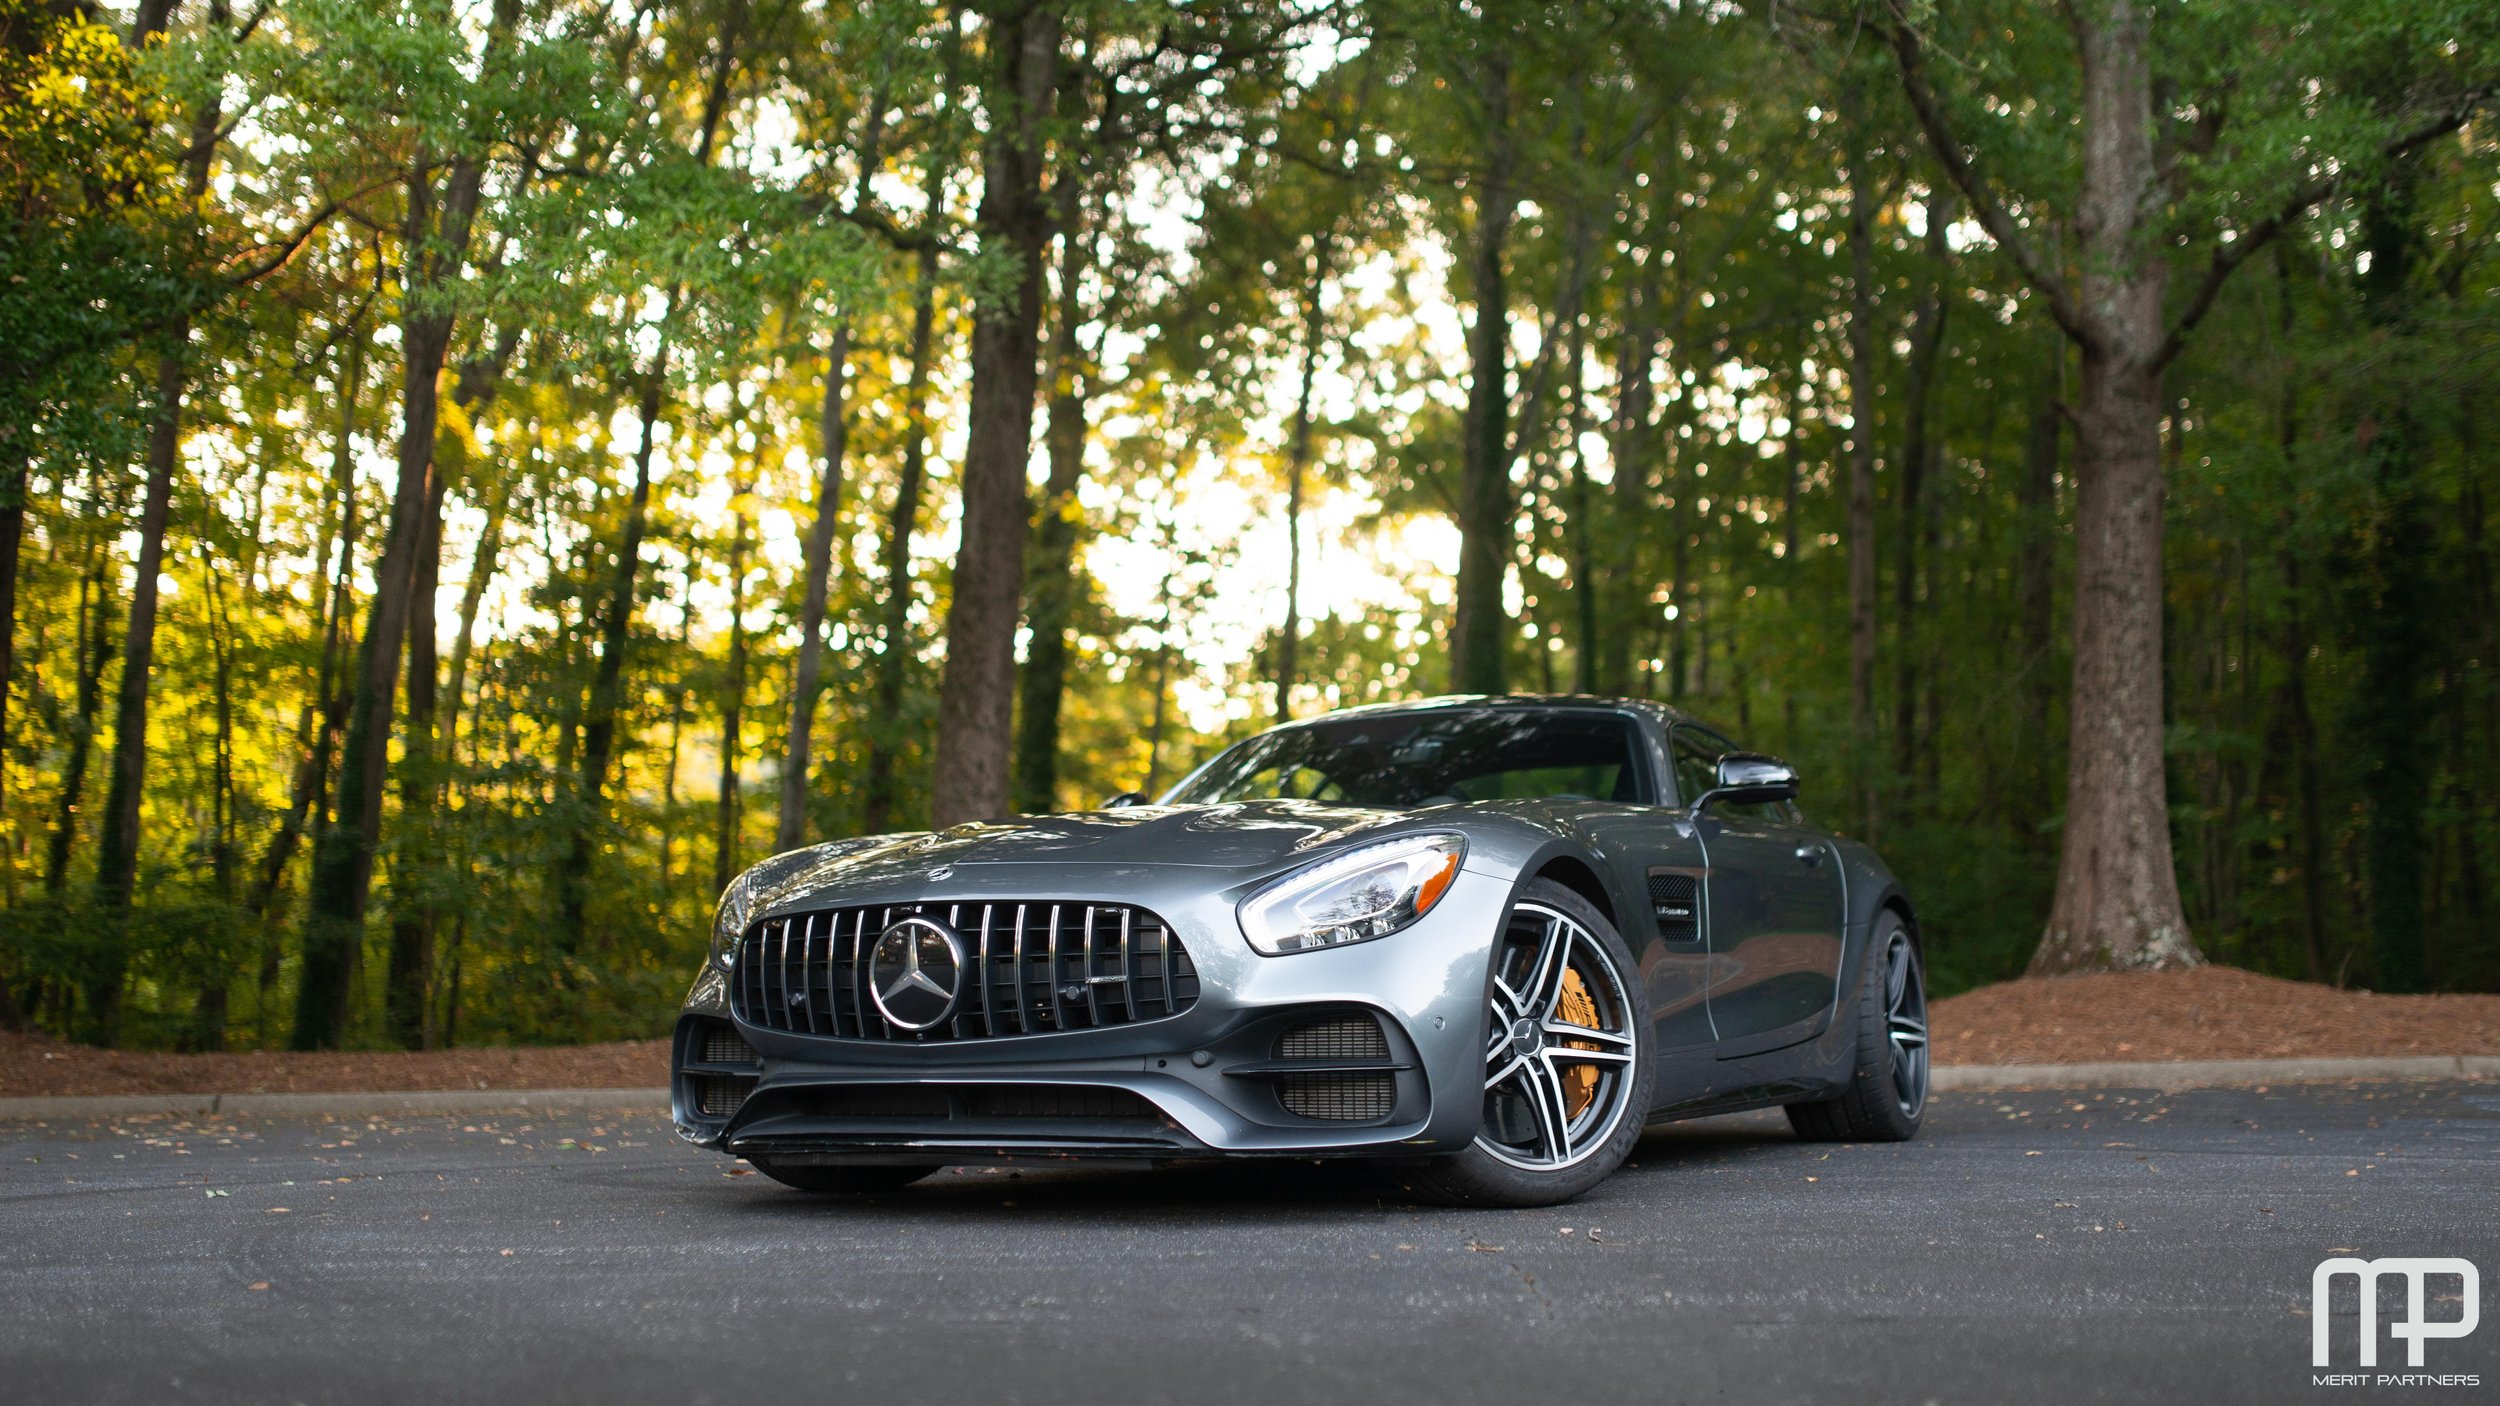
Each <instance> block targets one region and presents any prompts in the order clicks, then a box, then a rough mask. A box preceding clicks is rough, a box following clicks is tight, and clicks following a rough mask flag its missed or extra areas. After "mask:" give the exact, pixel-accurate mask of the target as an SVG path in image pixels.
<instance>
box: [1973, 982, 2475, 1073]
mask: <svg viewBox="0 0 2500 1406" xmlns="http://www.w3.org/2000/svg"><path fill="white" fill-rule="evenodd" d="M1928 1029H1929V1032H1930V1035H1931V1038H1932V1039H1933V1040H1934V1042H1935V1045H1934V1048H1935V1054H1936V1062H1937V1063H1938V1064H2086V1063H2094V1062H2098V1061H2102V1060H2183V1059H2302V1058H2307V1059H2329V1058H2334V1059H2351V1058H2363V1059H2366V1058H2375V1057H2382V1056H2394V1055H2492V1054H2500V996H2381V995H2374V994H2372V993H2370V992H2367V991H2338V990H2336V989H2335V988H2333V987H2331V986H2318V985H2313V984H2311V983H2309V982H2304V981H2283V980H2279V979H2277V978H2275V977H2270V976H2259V975H2258V974H2257V973H2255V972H2247V971H2240V970H2237V969H2235V968H2231V967H2199V968H2197V969H2196V970H2194V971H2184V972H2145V973H2128V974H2124V975H2117V974H2112V975H2106V976H2071V977H2060V978H2057V979H2054V980H2046V981H2008V982H2004V983H2001V984H1999V985H1996V986H1983V987H1981V988H1980V989H1978V990H1976V991H1970V992H1965V993H1963V994H1962V995H1959V996H1953V997H1949V998H1947V999H1945V1000H1942V1001H1938V1002H1937V1003H1936V1005H1935V1008H1934V1010H1933V1011H1931V1012H1930V1018H1929V1020H1928Z"/></svg>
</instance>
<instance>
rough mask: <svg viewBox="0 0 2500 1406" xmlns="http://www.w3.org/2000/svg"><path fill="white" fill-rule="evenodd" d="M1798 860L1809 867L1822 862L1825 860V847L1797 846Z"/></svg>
mask: <svg viewBox="0 0 2500 1406" xmlns="http://www.w3.org/2000/svg"><path fill="white" fill-rule="evenodd" d="M1797 861H1798V862H1799V863H1801V864H1803V865H1805V866H1806V867H1807V868H1809V869H1811V868H1813V867H1815V866H1816V865H1819V864H1821V863H1822V862H1823V847H1822V846H1821V845H1799V846H1797Z"/></svg>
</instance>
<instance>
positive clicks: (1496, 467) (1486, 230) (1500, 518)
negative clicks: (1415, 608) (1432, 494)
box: [1450, 46, 1519, 693]
mask: <svg viewBox="0 0 2500 1406" xmlns="http://www.w3.org/2000/svg"><path fill="white" fill-rule="evenodd" d="M1481 80H1482V81H1481V83H1480V85H1479V86H1480V90H1481V91H1480V92H1479V94H1478V96H1479V99H1480V101H1481V102H1482V104H1483V107H1484V119H1483V120H1484V122H1485V125H1486V152H1485V166H1484V170H1483V172H1482V180H1481V182H1480V184H1478V186H1477V189H1476V192H1475V232H1474V237H1473V242H1472V244H1471V245H1470V247H1469V254H1468V291H1469V294H1470V296H1471V297H1472V298H1473V299H1474V301H1475V321H1474V323H1473V324H1472V325H1470V326H1469V328H1468V329H1467V419H1466V427H1465V431H1464V433H1465V436H1466V438H1465V442H1464V443H1463V444H1462V446H1461V455H1460V464H1459V509H1458V533H1459V545H1458V601H1457V607H1456V612H1455V614H1454V616H1453V618H1452V620H1451V625H1450V691H1451V692H1453V693H1500V692H1502V691H1504V689H1505V687H1506V686H1507V685H1506V683H1505V680H1506V678H1507V675H1508V666H1509V653H1510V648H1509V646H1510V621H1509V616H1508V612H1507V610H1506V608H1505V605H1504V602H1503V590H1502V588H1503V585H1504V583H1505V581H1506V579H1507V577H1508V575H1509V571H1510V563H1511V550H1512V545H1513V542H1514V538H1515V534H1516V530H1517V524H1516V523H1515V521H1514V514H1515V512H1516V511H1517V506H1518V505H1517V503H1516V501H1515V500H1514V497H1513V494H1512V492H1511V482H1510V286H1509V282H1508V271H1507V267H1506V262H1505V260H1506V256H1507V254H1508V252H1509V249H1508V246H1509V243H1510V227H1511V222H1512V220H1513V219H1514V218H1515V217H1516V215H1517V213H1518V203H1519V193H1518V191H1517V189H1516V188H1515V186H1514V185H1513V182H1512V166H1513V164H1514V162H1515V159H1516V152H1515V150H1514V147H1513V144H1512V140H1511V134H1510V107H1511V93H1510V56H1509V53H1508V51H1507V50H1505V49H1503V48H1501V47H1499V46H1496V47H1495V48H1494V49H1493V50H1492V51H1491V52H1490V53H1488V54H1487V55H1486V56H1485V59H1484V72H1483V73H1482V75H1481Z"/></svg>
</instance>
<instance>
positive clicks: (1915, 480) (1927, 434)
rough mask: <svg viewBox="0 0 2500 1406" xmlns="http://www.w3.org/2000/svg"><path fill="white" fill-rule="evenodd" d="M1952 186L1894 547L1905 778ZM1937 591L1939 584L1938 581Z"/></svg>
mask: <svg viewBox="0 0 2500 1406" xmlns="http://www.w3.org/2000/svg"><path fill="white" fill-rule="evenodd" d="M1946 213H1947V212H1946V207H1945V197H1944V191H1943V189H1942V188H1941V187H1939V188H1937V189H1935V190H1931V191H1929V192H1928V195H1927V257H1928V260H1929V262H1931V263H1933V264H1934V265H1935V273H1936V278H1935V282H1934V283H1933V284H1931V285H1930V286H1929V288H1928V290H1927V297H1926V299H1925V300H1924V301H1923V302H1922V303H1921V304H1920V306H1919V309H1918V314H1917V319H1916V324H1915V327H1914V329H1913V330H1912V332H1911V334H1910V364H1909V375H1908V378H1907V379H1908V384H1907V385H1905V386H1904V387H1903V388H1902V391H1903V399H1904V401H1905V404H1904V406H1903V409H1902V427H1901V492H1900V494H1899V501H1898V502H1897V503H1895V504H1894V523H1893V527H1894V537H1893V542H1894V547H1893V555H1894V557H1895V558H1896V560H1895V561H1894V563H1893V568H1892V614H1893V647H1894V650H1895V654H1894V658H1893V710H1892V727H1893V734H1892V765H1893V770H1894V771H1896V772H1898V773H1899V774H1900V775H1901V776H1902V777H1904V778H1908V777H1910V776H1912V775H1914V774H1915V773H1916V772H1917V769H1918V757H1919V746H1918V678H1919V672H1918V671H1919V654H1920V643H1919V637H1918V597H1919V591H1918V573H1919V551H1918V548H1919V540H1920V538H1921V537H1922V536H1924V535H1926V531H1927V519H1928V517H1929V515H1930V513H1931V511H1932V510H1931V508H1930V506H1929V505H1928V504H1927V503H1926V502H1925V501H1924V499H1923V498H1922V496H1921V495H1922V494H1924V493H1926V492H1927V491H1928V485H1927V471H1928V469H1929V467H1930V462H1929V461H1930V459H1931V458H1935V457H1940V456H1937V455H1936V454H1935V452H1934V446H1933V445H1932V444H1931V443H1930V440H1931V437H1932V432H1931V430H1930V425H1931V423H1932V421H1933V415H1934V408H1935V398H1936V366H1937V363H1938V362H1939V361H1940V360H1941V359H1942V357H1943V353H1944V329H1945V319H1946V316H1947V312H1948V309H1949V308H1950V307H1951V304H1949V303H1947V302H1946V301H1945V279H1946V277H1947V274H1948V272H1949V270H1948V267H1947V265H1946V262H1945V261H1946V259H1947V258H1948V257H1950V251H1949V250H1948V249H1947V248H1946V246H1945V239H1944V225H1945V219H1946ZM1935 569H1936V567H1935V561H1934V558H1933V557H1932V556H1931V557H1930V558H1929V559H1928V564H1927V571H1928V573H1929V576H1930V577H1931V578H1932V577H1933V575H1934V573H1935ZM1929 589H1930V590H1933V589H1934V585H1933V581H1932V579H1931V581H1930V584H1929Z"/></svg>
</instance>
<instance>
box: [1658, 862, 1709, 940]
mask: <svg viewBox="0 0 2500 1406" xmlns="http://www.w3.org/2000/svg"><path fill="white" fill-rule="evenodd" d="M1649 911H1650V914H1651V916H1652V917H1654V918H1655V919H1656V920H1657V922H1658V935H1659V936H1660V937H1662V938H1665V939H1666V940H1667V941H1669V942H1699V941H1700V940H1701V881H1700V880H1698V879H1696V878H1694V877H1693V876H1692V875H1690V874H1675V873H1669V872H1666V871H1663V870H1655V869H1653V870H1651V871H1650V875H1649Z"/></svg>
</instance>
